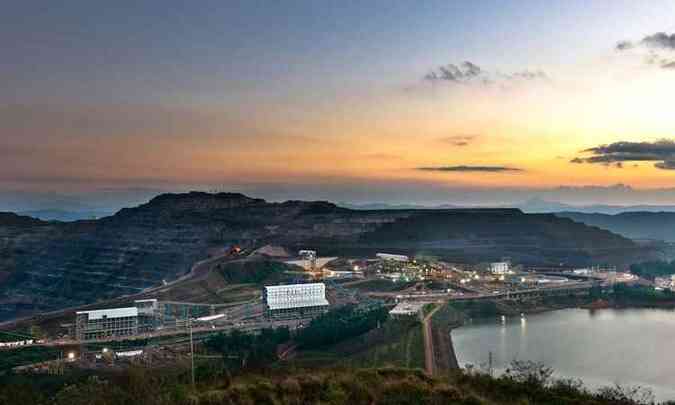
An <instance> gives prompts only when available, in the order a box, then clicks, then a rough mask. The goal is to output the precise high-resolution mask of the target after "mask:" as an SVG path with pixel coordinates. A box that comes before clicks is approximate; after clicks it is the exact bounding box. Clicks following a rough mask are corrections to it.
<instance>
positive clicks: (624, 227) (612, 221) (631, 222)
mask: <svg viewBox="0 0 675 405" xmlns="http://www.w3.org/2000/svg"><path fill="white" fill-rule="evenodd" d="M555 215H556V216H559V217H561V218H570V219H572V220H574V221H577V222H583V223H585V224H586V225H590V226H597V227H598V228H602V229H607V230H609V231H611V232H614V233H618V234H620V235H623V236H625V237H627V238H631V239H655V240H662V241H667V242H675V212H646V211H638V212H622V213H618V214H614V215H610V214H599V213H583V212H559V213H556V214H555Z"/></svg>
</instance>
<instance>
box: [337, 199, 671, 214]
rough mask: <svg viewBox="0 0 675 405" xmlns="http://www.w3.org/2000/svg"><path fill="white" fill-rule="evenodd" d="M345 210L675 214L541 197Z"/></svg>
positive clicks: (651, 208) (357, 206) (653, 208)
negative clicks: (482, 210) (498, 202)
mask: <svg viewBox="0 0 675 405" xmlns="http://www.w3.org/2000/svg"><path fill="white" fill-rule="evenodd" d="M339 205H340V206H342V207H345V208H351V209H357V210H369V209H380V210H388V209H392V210H395V209H452V208H518V209H520V210H522V211H523V212H525V213H557V212H582V213H598V214H618V213H622V212H633V211H640V212H675V205H649V204H644V205H609V204H590V205H573V204H565V203H562V202H558V201H550V200H545V199H542V198H539V197H534V198H530V199H527V200H525V201H522V202H520V203H514V204H497V205H494V204H492V205H491V204H477V205H461V204H440V205H423V204H387V203H368V204H352V203H347V202H343V203H339Z"/></svg>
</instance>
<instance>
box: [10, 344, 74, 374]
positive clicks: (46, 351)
mask: <svg viewBox="0 0 675 405" xmlns="http://www.w3.org/2000/svg"><path fill="white" fill-rule="evenodd" d="M60 352H61V350H58V349H54V348H50V347H42V346H30V347H23V348H20V349H13V350H3V351H1V352H0V372H3V371H6V370H9V369H11V368H13V367H16V366H22V365H25V364H32V363H39V362H42V361H45V360H55V359H57V358H58V357H59V354H60Z"/></svg>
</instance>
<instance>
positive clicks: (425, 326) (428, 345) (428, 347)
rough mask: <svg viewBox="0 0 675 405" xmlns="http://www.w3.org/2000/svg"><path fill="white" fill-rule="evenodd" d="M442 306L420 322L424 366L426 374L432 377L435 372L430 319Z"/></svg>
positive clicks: (437, 306) (438, 306)
mask: <svg viewBox="0 0 675 405" xmlns="http://www.w3.org/2000/svg"><path fill="white" fill-rule="evenodd" d="M441 307H442V305H436V307H435V308H434V309H433V310H432V311H431V312H429V313H428V314H427V316H425V317H424V320H423V321H422V333H423V334H424V365H425V368H426V370H427V374H429V375H434V373H435V372H436V357H435V356H434V338H433V336H432V334H431V317H432V316H434V314H435V313H436V311H438V310H439V309H440V308H441Z"/></svg>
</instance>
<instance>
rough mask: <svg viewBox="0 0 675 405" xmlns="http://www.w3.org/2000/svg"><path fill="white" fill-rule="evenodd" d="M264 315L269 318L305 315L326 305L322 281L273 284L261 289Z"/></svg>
mask: <svg viewBox="0 0 675 405" xmlns="http://www.w3.org/2000/svg"><path fill="white" fill-rule="evenodd" d="M263 301H264V303H265V315H267V316H268V317H271V318H286V317H296V316H305V315H310V314H316V313H319V312H323V311H324V310H325V309H326V308H327V307H328V305H329V304H328V300H327V299H326V285H325V284H324V283H309V284H290V285H275V286H268V287H265V290H264V291H263Z"/></svg>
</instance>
